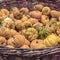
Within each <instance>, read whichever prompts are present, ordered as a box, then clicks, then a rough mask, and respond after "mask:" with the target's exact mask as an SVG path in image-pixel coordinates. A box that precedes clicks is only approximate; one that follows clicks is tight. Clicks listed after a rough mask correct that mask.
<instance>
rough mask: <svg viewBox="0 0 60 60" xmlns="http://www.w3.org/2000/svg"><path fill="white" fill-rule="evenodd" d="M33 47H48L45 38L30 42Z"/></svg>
mask: <svg viewBox="0 0 60 60" xmlns="http://www.w3.org/2000/svg"><path fill="white" fill-rule="evenodd" d="M30 47H31V48H46V46H45V45H44V42H43V40H33V41H32V42H31V44H30Z"/></svg>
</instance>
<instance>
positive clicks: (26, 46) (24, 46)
mask: <svg viewBox="0 0 60 60" xmlns="http://www.w3.org/2000/svg"><path fill="white" fill-rule="evenodd" d="M20 48H23V49H26V48H29V46H28V45H23V46H22V47H20Z"/></svg>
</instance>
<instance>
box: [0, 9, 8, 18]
mask: <svg viewBox="0 0 60 60" xmlns="http://www.w3.org/2000/svg"><path fill="white" fill-rule="evenodd" d="M1 13H2V17H4V18H6V17H8V16H9V11H8V10H7V9H1Z"/></svg>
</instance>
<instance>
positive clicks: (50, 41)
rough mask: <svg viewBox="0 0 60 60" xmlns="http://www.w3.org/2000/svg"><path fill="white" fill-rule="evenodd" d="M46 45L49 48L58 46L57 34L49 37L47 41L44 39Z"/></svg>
mask: <svg viewBox="0 0 60 60" xmlns="http://www.w3.org/2000/svg"><path fill="white" fill-rule="evenodd" d="M44 44H45V45H46V46H47V47H51V46H56V45H58V37H57V36H56V35H55V34H51V35H49V36H48V37H47V38H46V39H44Z"/></svg>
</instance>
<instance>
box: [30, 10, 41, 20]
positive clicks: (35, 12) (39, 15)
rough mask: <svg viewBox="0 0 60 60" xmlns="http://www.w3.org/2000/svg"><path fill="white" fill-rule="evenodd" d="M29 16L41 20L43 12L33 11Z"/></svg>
mask: <svg viewBox="0 0 60 60" xmlns="http://www.w3.org/2000/svg"><path fill="white" fill-rule="evenodd" d="M29 14H30V16H32V17H33V18H37V19H39V18H40V17H41V15H42V12H40V11H31V12H30V13H29Z"/></svg>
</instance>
